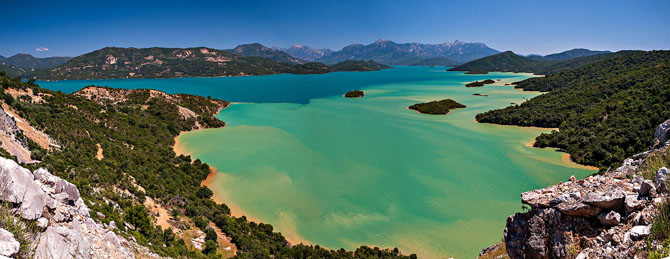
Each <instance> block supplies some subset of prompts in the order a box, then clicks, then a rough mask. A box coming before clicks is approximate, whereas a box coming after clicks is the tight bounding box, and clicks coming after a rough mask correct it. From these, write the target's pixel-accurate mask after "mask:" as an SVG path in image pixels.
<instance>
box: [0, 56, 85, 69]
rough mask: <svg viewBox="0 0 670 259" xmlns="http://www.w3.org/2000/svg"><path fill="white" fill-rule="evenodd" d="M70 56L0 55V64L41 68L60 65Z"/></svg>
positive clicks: (24, 67)
mask: <svg viewBox="0 0 670 259" xmlns="http://www.w3.org/2000/svg"><path fill="white" fill-rule="evenodd" d="M70 59H72V58H71V57H48V58H36V57H33V55H30V54H23V53H22V54H16V55H14V56H11V57H8V58H5V57H2V56H0V64H2V63H6V64H9V65H14V66H17V67H20V68H23V69H25V70H31V69H41V68H52V67H56V66H58V65H62V64H64V63H65V62H68V61H69V60H70Z"/></svg>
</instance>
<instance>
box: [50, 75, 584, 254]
mask: <svg viewBox="0 0 670 259" xmlns="http://www.w3.org/2000/svg"><path fill="white" fill-rule="evenodd" d="M526 77H527V76H526V75H519V74H509V73H492V74H489V75H464V74H463V73H460V72H445V71H444V69H442V68H429V67H397V68H395V69H392V70H385V71H378V72H364V73H362V72H352V73H333V74H326V75H309V76H303V75H279V76H262V77H241V78H187V79H156V80H149V79H142V80H104V81H84V82H86V83H87V84H90V83H95V84H103V85H109V86H111V87H125V88H155V89H158V90H163V91H167V92H184V93H192V94H199V95H205V96H206V95H210V96H212V97H218V98H222V99H226V100H232V101H236V102H239V103H233V104H232V105H231V106H230V107H229V108H228V109H225V110H223V111H222V112H221V113H220V114H219V115H218V117H219V118H220V119H221V120H223V121H225V122H226V123H227V126H226V127H225V128H221V129H208V130H201V131H195V132H189V133H185V134H182V135H180V137H179V138H178V141H179V143H178V145H177V149H179V150H181V151H183V152H186V153H188V154H191V155H192V156H193V157H195V158H199V159H201V160H203V161H204V162H207V163H209V164H210V165H212V166H213V167H215V168H216V169H217V170H218V171H219V172H218V173H217V174H215V175H214V177H212V178H210V179H209V180H208V182H207V185H208V186H209V187H210V188H212V190H214V193H215V198H216V200H218V201H223V202H225V203H226V204H228V205H229V206H230V207H231V208H232V209H233V211H234V213H235V214H237V215H247V216H249V217H250V218H252V219H254V220H258V221H262V222H267V223H271V224H272V225H273V226H275V228H276V229H278V230H280V231H282V233H284V235H285V236H287V237H288V238H289V239H290V240H291V241H292V242H294V243H295V242H309V243H313V244H320V245H322V246H325V247H328V248H331V249H337V248H340V247H344V248H347V249H353V248H356V247H358V246H360V245H374V246H381V247H399V248H400V249H401V250H402V251H403V252H405V253H417V254H418V255H419V256H420V257H423V258H445V257H452V256H453V257H456V258H472V257H475V256H476V254H477V253H478V252H479V251H481V249H482V248H484V247H486V246H488V245H490V244H493V243H495V242H497V241H499V240H500V239H501V238H502V234H503V228H504V225H505V220H506V218H507V216H509V215H510V214H512V213H514V212H517V211H520V208H521V203H520V193H521V192H524V191H527V190H531V189H536V188H541V187H545V186H547V185H551V184H555V183H557V182H558V181H565V180H567V179H568V178H569V176H570V175H575V176H577V177H578V178H579V177H584V176H586V175H588V174H590V173H592V172H593V171H589V170H586V169H585V168H583V167H580V166H576V165H574V164H571V163H567V162H565V161H562V153H559V152H556V151H555V150H552V149H535V148H530V147H527V146H526V145H525V144H527V143H529V142H530V141H532V139H533V138H534V137H535V136H537V135H539V134H540V132H546V131H548V130H546V129H536V128H520V127H508V126H496V125H489V124H480V123H476V122H475V121H474V117H475V115H476V114H477V113H480V112H484V111H487V110H491V109H495V108H501V107H505V106H507V105H509V104H510V103H520V102H523V101H524V100H526V99H528V98H532V97H533V96H535V95H537V93H532V92H523V91H519V90H514V89H512V87H511V86H502V84H503V83H504V82H512V81H517V80H521V79H524V78H526ZM487 78H500V79H503V81H501V82H499V83H498V85H496V86H491V85H488V86H486V87H482V88H465V87H463V84H464V83H465V82H470V81H474V80H482V79H487ZM41 84H43V85H44V86H46V87H48V88H52V89H61V90H64V91H72V89H76V88H77V86H74V84H77V82H72V81H68V82H48V83H46V84H44V83H41ZM282 87H287V88H286V89H284V88H282ZM79 88H80V87H79ZM67 89H70V90H67ZM287 89H288V90H287ZM353 89H363V90H364V91H365V95H366V96H365V97H364V98H359V99H347V98H343V97H342V94H344V93H345V92H346V91H349V90H353ZM473 93H481V94H488V95H489V96H488V97H482V96H473V95H472V94H473ZM444 98H451V99H454V100H456V101H458V102H460V103H462V104H465V105H467V106H468V107H467V108H464V109H456V110H453V111H452V112H451V113H450V114H449V115H424V114H419V113H417V112H415V111H412V110H408V109H407V106H409V105H411V104H414V103H417V102H425V101H432V100H439V99H444Z"/></svg>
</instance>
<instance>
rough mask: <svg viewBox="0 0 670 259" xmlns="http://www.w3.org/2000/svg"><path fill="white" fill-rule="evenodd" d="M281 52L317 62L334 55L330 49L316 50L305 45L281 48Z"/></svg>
mask: <svg viewBox="0 0 670 259" xmlns="http://www.w3.org/2000/svg"><path fill="white" fill-rule="evenodd" d="M279 50H281V51H284V52H286V53H288V54H289V55H291V56H294V57H296V58H299V59H302V60H306V61H316V60H317V59H320V58H322V57H324V56H327V55H330V53H333V51H332V50H330V49H315V48H311V47H309V46H305V45H293V46H291V47H289V48H280V49H279Z"/></svg>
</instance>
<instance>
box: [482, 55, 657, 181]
mask: <svg viewBox="0 0 670 259" xmlns="http://www.w3.org/2000/svg"><path fill="white" fill-rule="evenodd" d="M615 54H620V52H618V53H615ZM600 56H602V55H600ZM518 87H523V88H524V89H525V90H528V89H533V90H550V92H549V93H546V94H543V95H540V96H537V97H535V98H533V99H531V100H530V101H528V102H525V103H523V104H521V105H514V106H510V107H507V108H505V109H500V110H493V111H488V112H485V113H482V114H478V115H477V116H476V119H477V121H479V122H485V123H497V124H506V125H519V126H538V127H550V128H559V129H560V130H559V131H552V132H551V133H549V134H542V135H540V136H539V137H537V138H536V142H535V146H537V147H557V148H560V149H562V150H564V151H566V152H568V153H570V155H571V157H572V159H573V160H574V161H576V162H577V163H580V164H585V165H593V166H597V167H599V168H601V169H603V170H604V169H607V168H608V167H610V166H615V165H618V164H619V163H620V162H621V161H622V160H623V159H624V158H626V157H629V156H632V155H634V154H636V153H639V152H642V151H645V150H646V149H648V148H649V146H650V143H651V141H652V136H651V134H650V132H653V131H654V129H655V127H656V126H657V125H658V124H660V123H661V122H663V121H665V120H666V119H667V118H670V51H650V52H630V53H629V54H627V55H623V56H619V57H616V58H611V59H607V60H603V61H600V62H596V63H593V64H590V65H586V66H583V67H580V68H577V69H571V70H568V71H564V72H559V73H555V74H551V75H548V76H546V77H544V78H531V79H528V80H524V81H521V82H519V84H518Z"/></svg>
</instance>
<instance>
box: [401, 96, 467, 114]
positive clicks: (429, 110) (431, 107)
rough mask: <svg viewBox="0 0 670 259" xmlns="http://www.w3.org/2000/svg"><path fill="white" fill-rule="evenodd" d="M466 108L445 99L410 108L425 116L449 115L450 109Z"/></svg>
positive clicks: (418, 104)
mask: <svg viewBox="0 0 670 259" xmlns="http://www.w3.org/2000/svg"><path fill="white" fill-rule="evenodd" d="M465 107H466V106H465V105H463V104H460V103H458V102H456V101H454V100H452V99H444V100H439V101H432V102H427V103H417V104H414V105H412V106H410V107H408V108H409V109H412V110H416V111H418V112H420V113H423V114H448V113H449V110H450V109H456V108H465Z"/></svg>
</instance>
